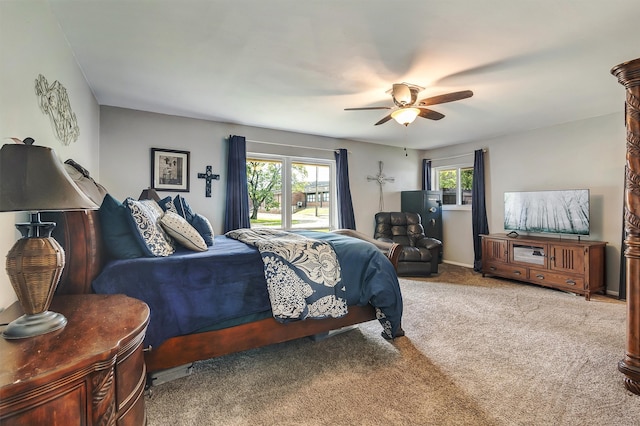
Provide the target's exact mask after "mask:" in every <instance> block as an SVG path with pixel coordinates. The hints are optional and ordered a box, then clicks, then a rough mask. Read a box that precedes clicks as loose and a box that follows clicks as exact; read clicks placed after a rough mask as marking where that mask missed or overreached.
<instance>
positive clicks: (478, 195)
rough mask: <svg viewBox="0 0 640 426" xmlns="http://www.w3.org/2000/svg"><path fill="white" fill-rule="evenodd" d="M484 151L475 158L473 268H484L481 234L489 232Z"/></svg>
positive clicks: (472, 205) (472, 198)
mask: <svg viewBox="0 0 640 426" xmlns="http://www.w3.org/2000/svg"><path fill="white" fill-rule="evenodd" d="M484 192H485V191H484V151H483V150H482V149H478V150H476V151H475V152H474V159H473V185H472V187H471V224H472V227H473V254H474V260H473V270H474V271H480V270H481V269H482V246H481V245H482V239H481V238H480V235H482V234H488V233H489V223H488V221H487V207H486V204H485V197H484V195H485V194H484Z"/></svg>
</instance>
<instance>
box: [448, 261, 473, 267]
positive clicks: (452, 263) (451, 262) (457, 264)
mask: <svg viewBox="0 0 640 426" xmlns="http://www.w3.org/2000/svg"><path fill="white" fill-rule="evenodd" d="M442 263H448V264H449V265H456V266H462V267H465V268H471V269H473V265H469V264H467V263H461V262H454V261H452V260H443V261H442Z"/></svg>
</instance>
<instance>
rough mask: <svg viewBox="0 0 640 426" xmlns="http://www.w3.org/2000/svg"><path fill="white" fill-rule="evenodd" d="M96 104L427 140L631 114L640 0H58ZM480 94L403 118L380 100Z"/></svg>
mask: <svg viewBox="0 0 640 426" xmlns="http://www.w3.org/2000/svg"><path fill="white" fill-rule="evenodd" d="M49 4H50V5H51V9H52V11H53V12H54V14H55V15H56V17H57V19H58V21H59V22H60V26H61V28H62V31H63V32H64V34H65V35H66V37H67V39H68V41H69V44H70V46H71V49H72V50H73V52H74V54H75V56H76V58H77V61H78V63H79V65H80V67H81V68H82V70H83V72H84V74H85V75H86V78H87V81H88V83H89V85H90V86H91V88H92V89H93V92H94V94H95V96H96V99H97V101H98V103H99V104H100V105H111V106H118V107H125V108H132V109H139V110H145V111H152V112H160V113H166V114H172V115H179V116H186V117H194V118H202V119H207V120H215V121H222V122H230V123H239V124H243V125H250V126H257V127H266V128H272V129H281V130H289V131H294V132H301V133H309V134H317V135H324V136H330V137H336V138H347V139H354V140H362V141H367V142H373V143H382V144H389V145H394V146H401V147H408V148H416V149H428V148H434V147H437V146H443V145H449V144H455V143H462V142H467V141H470V140H475V139H482V138H488V137H492V136H497V135H503V134H508V133H512V132H519V131H524V130H528V129H534V128H539V127H546V126H551V125H555V124H559V123H565V122H569V121H574V120H580V119H585V118H589V117H594V116H599V115H605V114H610V113H613V112H620V111H622V109H623V105H624V91H623V90H624V89H623V88H622V86H620V85H619V84H618V83H617V81H616V79H615V78H614V77H613V76H612V75H611V74H610V70H611V68H612V67H613V66H614V65H617V64H619V63H621V62H624V61H628V60H631V59H635V58H637V57H640V32H639V31H638V27H639V25H640V1H638V0H483V1H479V0H437V1H432V0H404V1H402V0H396V1H394V0H384V1H380V0H341V1H334V0H217V1H214V0H208V1H207V0H201V1H195V0H182V1H180V0H154V1H151V0H128V1H126V0H93V1H86V0H49ZM398 82H408V83H412V84H416V85H419V86H423V87H425V88H426V89H425V90H424V91H423V92H421V93H420V95H419V98H424V97H429V96H434V95H439V94H443V93H448V92H452V91H459V90H466V89H470V90H473V92H474V96H473V97H472V98H469V99H465V100H461V101H457V102H453V103H448V104H442V105H437V106H433V107H432V108H433V109H434V110H436V111H439V112H441V113H443V114H445V115H446V117H445V118H444V119H442V120H440V121H432V120H427V119H422V118H418V119H417V120H416V121H415V122H414V123H413V124H411V125H410V126H409V127H408V128H404V127H403V126H401V125H399V124H397V123H396V122H395V121H393V120H391V121H389V122H387V123H386V124H383V125H380V126H374V125H373V124H374V123H375V122H377V121H378V120H379V119H380V118H382V117H383V116H385V115H386V112H385V111H384V110H382V111H344V108H346V107H364V106H391V105H392V100H391V97H390V95H388V94H387V93H386V91H387V90H388V89H390V88H391V85H392V84H393V83H398Z"/></svg>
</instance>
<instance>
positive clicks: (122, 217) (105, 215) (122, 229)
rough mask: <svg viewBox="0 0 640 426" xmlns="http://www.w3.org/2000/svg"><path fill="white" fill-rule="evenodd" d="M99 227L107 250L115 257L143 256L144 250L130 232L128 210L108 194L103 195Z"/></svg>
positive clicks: (99, 211)
mask: <svg viewBox="0 0 640 426" xmlns="http://www.w3.org/2000/svg"><path fill="white" fill-rule="evenodd" d="M98 216H99V217H100V228H101V229H102V239H103V240H104V245H105V247H106V249H107V252H108V253H109V255H110V256H111V257H114V258H116V259H134V258H136V257H144V252H143V251H142V248H141V247H140V244H139V243H138V240H136V238H135V236H134V235H133V233H132V232H131V227H130V225H129V212H128V211H127V209H126V208H125V206H124V205H123V204H122V203H121V202H120V201H118V200H116V199H115V198H113V197H112V196H111V195H110V194H107V195H105V196H104V199H103V200H102V204H101V205H100V209H99V210H98Z"/></svg>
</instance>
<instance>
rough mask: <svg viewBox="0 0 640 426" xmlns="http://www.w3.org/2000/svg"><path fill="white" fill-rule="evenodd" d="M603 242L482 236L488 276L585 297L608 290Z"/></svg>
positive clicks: (485, 270)
mask: <svg viewBox="0 0 640 426" xmlns="http://www.w3.org/2000/svg"><path fill="white" fill-rule="evenodd" d="M606 244H607V243H605V242H602V241H578V240H577V239H560V238H543V237H526V236H518V237H516V238H511V237H508V236H507V235H506V234H490V235H482V276H484V275H485V274H490V275H495V276H500V277H504V278H511V279H514V280H519V281H526V282H529V283H534V284H539V285H542V286H546V287H553V288H557V289H560V290H565V291H569V292H572V293H577V294H583V295H584V296H585V299H587V300H589V299H590V298H591V294H593V293H597V292H602V291H604V290H606V284H605V246H606Z"/></svg>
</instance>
